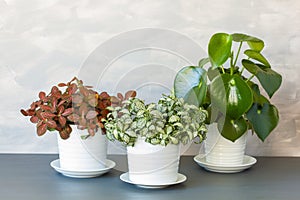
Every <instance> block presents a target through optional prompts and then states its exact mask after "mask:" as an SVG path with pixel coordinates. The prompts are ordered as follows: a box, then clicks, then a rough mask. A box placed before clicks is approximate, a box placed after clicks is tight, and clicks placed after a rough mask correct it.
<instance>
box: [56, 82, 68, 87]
mask: <svg viewBox="0 0 300 200" xmlns="http://www.w3.org/2000/svg"><path fill="white" fill-rule="evenodd" d="M65 86H67V84H65V83H59V84H58V87H65Z"/></svg>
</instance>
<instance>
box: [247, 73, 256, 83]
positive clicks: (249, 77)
mask: <svg viewBox="0 0 300 200" xmlns="http://www.w3.org/2000/svg"><path fill="white" fill-rule="evenodd" d="M254 76H255V75H254V74H252V75H251V76H250V77H249V78H248V79H247V80H246V82H248V81H250V80H251V79H252V78H253V77H254Z"/></svg>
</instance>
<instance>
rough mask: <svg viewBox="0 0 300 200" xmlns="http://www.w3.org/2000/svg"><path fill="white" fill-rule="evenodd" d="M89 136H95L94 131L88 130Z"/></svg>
mask: <svg viewBox="0 0 300 200" xmlns="http://www.w3.org/2000/svg"><path fill="white" fill-rule="evenodd" d="M88 132H89V135H90V136H94V135H95V131H94V130H93V129H91V128H89V129H88Z"/></svg>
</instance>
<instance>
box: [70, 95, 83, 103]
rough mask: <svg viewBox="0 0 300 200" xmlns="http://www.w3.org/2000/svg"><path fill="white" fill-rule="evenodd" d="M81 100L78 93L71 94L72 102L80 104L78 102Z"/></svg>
mask: <svg viewBox="0 0 300 200" xmlns="http://www.w3.org/2000/svg"><path fill="white" fill-rule="evenodd" d="M82 101H83V97H82V96H80V95H78V94H77V95H72V102H73V103H78V104H80V103H82Z"/></svg>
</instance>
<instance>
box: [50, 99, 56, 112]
mask: <svg viewBox="0 0 300 200" xmlns="http://www.w3.org/2000/svg"><path fill="white" fill-rule="evenodd" d="M51 104H52V108H51V111H52V112H55V111H56V106H57V99H56V98H52V101H51Z"/></svg>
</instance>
